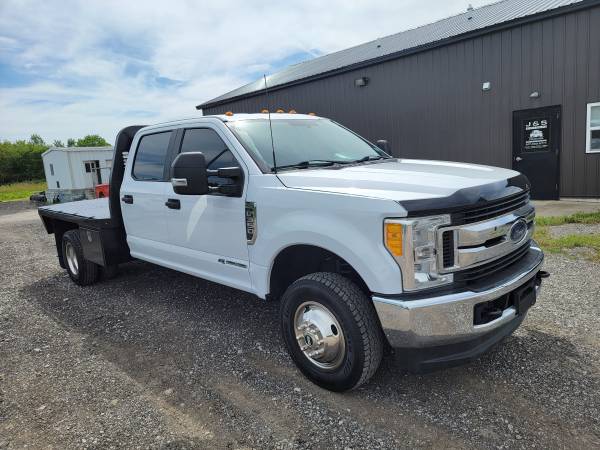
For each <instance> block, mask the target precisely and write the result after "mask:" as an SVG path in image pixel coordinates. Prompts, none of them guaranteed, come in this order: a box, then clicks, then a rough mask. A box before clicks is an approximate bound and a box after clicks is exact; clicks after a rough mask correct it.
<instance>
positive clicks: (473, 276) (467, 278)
mask: <svg viewBox="0 0 600 450" xmlns="http://www.w3.org/2000/svg"><path fill="white" fill-rule="evenodd" d="M530 246H531V241H527V243H526V244H525V245H523V246H522V247H521V248H519V249H517V250H515V251H514V252H512V253H509V254H508V255H505V256H503V257H501V258H499V259H496V260H494V261H492V262H489V263H487V264H483V265H481V266H477V267H474V268H472V269H466V270H463V271H461V272H457V273H456V274H454V281H455V282H456V283H467V284H469V283H474V282H476V281H478V280H479V279H481V278H484V277H487V276H490V275H492V274H494V273H496V272H499V271H500V270H502V269H504V268H506V267H508V266H510V265H511V264H513V263H515V262H517V261H518V260H519V259H521V258H522V257H524V256H525V255H526V254H527V251H528V250H529V247H530Z"/></svg>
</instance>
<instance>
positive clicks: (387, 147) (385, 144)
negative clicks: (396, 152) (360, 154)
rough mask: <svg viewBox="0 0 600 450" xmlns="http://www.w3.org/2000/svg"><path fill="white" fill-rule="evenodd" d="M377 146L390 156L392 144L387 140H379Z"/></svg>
mask: <svg viewBox="0 0 600 450" xmlns="http://www.w3.org/2000/svg"><path fill="white" fill-rule="evenodd" d="M376 145H377V147H379V148H380V149H381V150H383V151H384V152H386V153H387V154H388V155H389V154H390V144H389V143H388V141H386V140H385V139H379V140H378V141H377V143H376Z"/></svg>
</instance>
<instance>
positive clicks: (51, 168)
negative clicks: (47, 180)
mask: <svg viewBox="0 0 600 450" xmlns="http://www.w3.org/2000/svg"><path fill="white" fill-rule="evenodd" d="M50 175H52V176H54V166H53V165H52V164H50Z"/></svg>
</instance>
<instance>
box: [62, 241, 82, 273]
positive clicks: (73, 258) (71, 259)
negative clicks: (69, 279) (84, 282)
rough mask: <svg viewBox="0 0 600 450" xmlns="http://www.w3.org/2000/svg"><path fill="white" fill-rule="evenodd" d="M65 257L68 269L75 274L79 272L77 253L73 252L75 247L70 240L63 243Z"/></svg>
mask: <svg viewBox="0 0 600 450" xmlns="http://www.w3.org/2000/svg"><path fill="white" fill-rule="evenodd" d="M65 257H66V259H67V265H68V266H69V270H70V271H71V273H72V274H73V275H75V276H77V275H78V274H79V263H78V262H77V254H76V253H75V247H73V244H71V243H70V242H67V243H66V244H65Z"/></svg>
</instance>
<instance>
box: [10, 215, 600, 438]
mask: <svg viewBox="0 0 600 450" xmlns="http://www.w3.org/2000/svg"><path fill="white" fill-rule="evenodd" d="M9 209H10V208H9V207H6V205H1V206H0V211H1V212H0V242H1V245H2V246H1V250H2V251H1V253H0V279H1V281H2V282H1V285H0V449H4V448H11V449H12V448H23V447H25V446H28V447H34V448H39V447H44V448H45V447H54V448H124V447H127V448H165V449H178V448H261V449H262V448H340V449H346V448H353V449H362V448H434V449H448V448H511V449H512V448H540V449H549V448H574V449H583V448H590V449H591V448H599V447H600V376H599V375H600V327H599V326H598V317H600V301H599V300H600V298H599V292H600V277H599V276H598V275H599V274H600V265H598V264H593V263H589V262H585V261H583V260H580V261H577V260H572V259H569V258H565V257H562V256H557V255H549V256H548V258H547V262H546V270H548V271H550V272H551V273H552V276H551V277H550V278H549V279H547V280H546V281H545V284H544V286H543V292H542V295H541V298H540V299H539V301H538V303H537V304H536V306H535V307H534V308H533V309H532V310H531V312H530V314H529V317H528V318H527V319H526V320H525V322H524V323H523V326H522V327H521V328H520V329H519V330H517V332H516V333H515V335H513V336H511V337H509V338H507V339H506V340H505V341H504V342H503V343H502V344H500V345H499V346H497V347H496V348H495V349H494V350H493V351H491V352H490V353H488V354H486V355H484V356H483V357H482V358H480V359H479V360H478V361H476V362H474V363H472V364H469V365H466V366H461V367H457V368H453V369H449V370H443V371H438V372H434V373H430V374H427V375H413V374H408V373H405V372H403V371H402V370H400V369H399V367H398V358H399V357H398V356H397V355H396V356H388V357H387V358H386V359H385V360H384V362H383V364H382V367H381V368H380V370H379V371H378V373H377V374H376V375H375V377H374V378H373V379H372V381H371V382H370V383H369V384H367V385H366V386H363V387H361V388H360V389H359V390H357V391H354V392H350V393H346V394H334V393H331V392H328V391H324V390H322V389H320V388H318V387H316V386H315V385H313V384H311V383H310V382H309V381H307V380H306V379H305V378H303V377H302V376H301V374H300V373H299V372H298V370H296V368H295V367H294V366H293V364H292V362H291V360H290V359H289V357H288V356H287V354H286V352H285V350H284V347H283V344H282V340H281V338H280V332H279V324H278V320H277V307H278V305H277V304H276V303H270V302H264V301H262V300H258V299H256V298H254V297H252V296H250V295H248V294H244V293H242V292H239V291H236V290H233V289H229V288H225V287H222V286H219V285H216V284H213V283H209V282H206V281H203V280H199V279H195V278H193V277H190V276H186V275H183V274H179V273H177V272H173V271H170V270H167V269H162V268H159V267H156V266H152V265H149V264H146V263H141V262H133V263H130V264H126V265H124V266H123V267H122V270H121V274H120V276H119V277H117V278H116V279H113V280H110V281H104V282H101V283H100V284H97V285H96V286H92V287H88V288H81V287H78V286H76V285H75V284H73V283H72V282H71V281H70V280H69V278H68V276H67V275H66V273H65V272H64V271H62V270H61V269H60V268H59V266H58V264H57V261H56V256H55V250H54V240H53V236H49V235H47V234H45V232H44V230H43V228H42V226H41V223H40V221H39V219H38V217H37V213H36V212H35V211H31V210H29V211H28V210H19V208H16V210H15V211H14V212H13V213H10V210H9Z"/></svg>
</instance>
